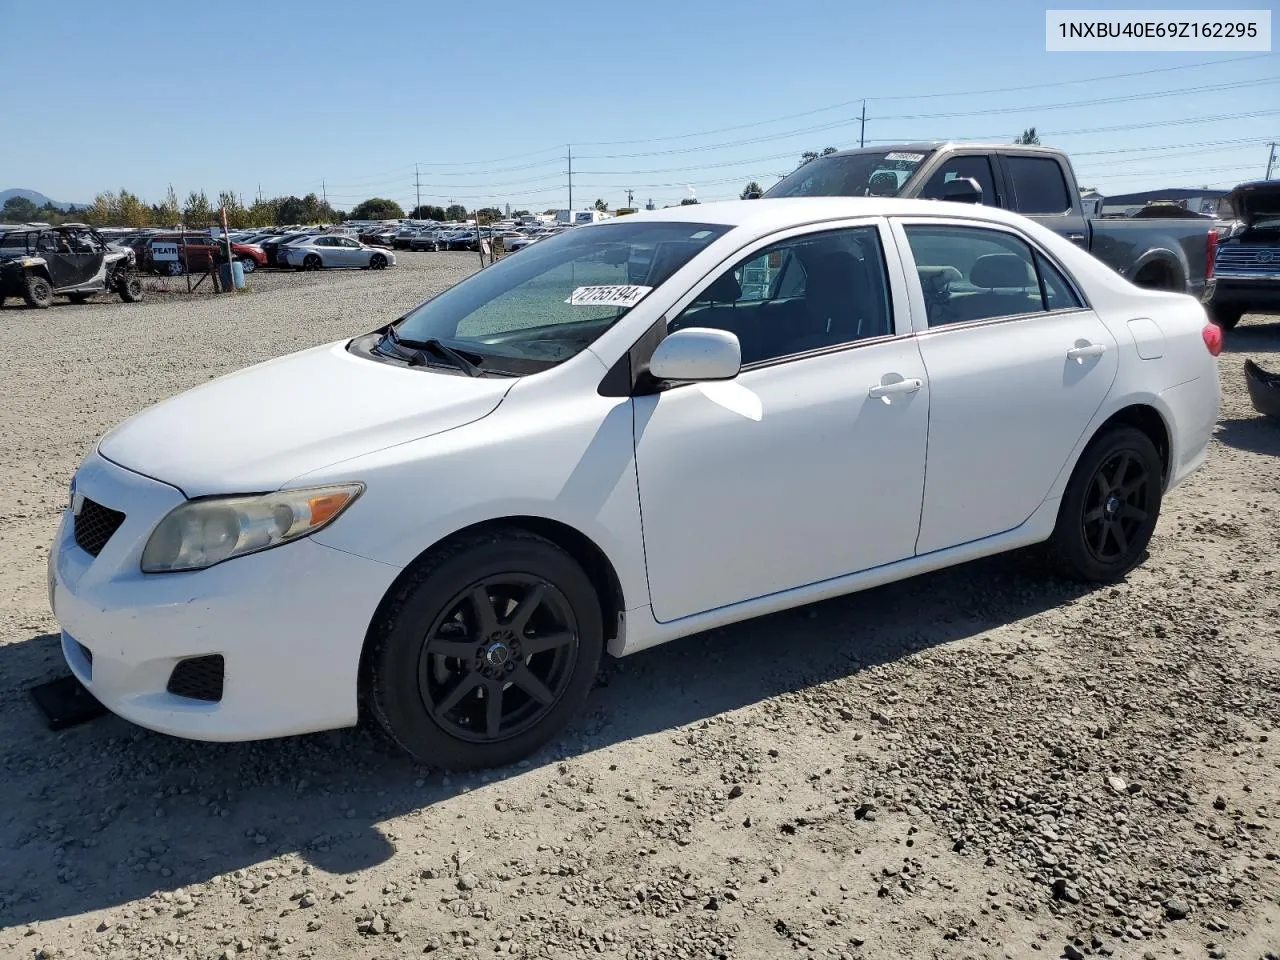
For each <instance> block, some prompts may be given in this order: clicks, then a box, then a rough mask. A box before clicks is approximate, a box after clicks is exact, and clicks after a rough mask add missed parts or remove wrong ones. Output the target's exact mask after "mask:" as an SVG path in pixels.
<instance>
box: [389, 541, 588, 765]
mask: <svg viewBox="0 0 1280 960" xmlns="http://www.w3.org/2000/svg"><path fill="white" fill-rule="evenodd" d="M603 649H604V628H603V619H602V617H601V612H600V601H599V598H598V597H597V595H596V592H595V588H594V587H593V586H592V583H591V580H590V578H589V577H588V576H587V574H586V573H585V572H584V571H583V570H582V568H581V567H580V566H579V565H578V563H577V562H576V561H575V560H574V559H573V558H572V557H570V556H569V555H568V554H567V553H565V552H564V551H563V550H561V549H560V548H559V547H558V546H556V545H555V544H554V543H552V542H550V541H549V540H546V539H544V538H542V537H539V536H535V535H534V534H531V533H527V532H525V531H522V530H514V529H513V530H506V531H498V532H496V533H495V532H489V533H483V534H478V535H476V536H473V537H468V538H466V539H462V540H459V541H456V542H455V543H453V544H450V545H447V546H445V547H444V548H442V549H440V550H438V551H436V552H434V553H432V554H430V555H428V556H427V557H426V558H425V559H424V560H423V561H422V562H421V563H420V564H419V565H418V567H417V568H416V569H415V570H413V571H412V572H411V573H410V574H409V575H408V576H407V577H406V578H405V580H404V581H403V583H402V584H401V585H400V586H398V587H397V588H396V589H395V591H394V592H393V593H392V594H391V595H390V596H389V597H388V599H387V601H386V602H384V604H383V609H382V611H381V612H380V614H379V615H378V617H377V619H376V620H375V622H374V626H373V630H372V632H371V634H370V647H369V649H368V650H367V651H366V653H365V658H364V659H365V664H366V668H367V673H366V674H365V676H366V679H367V687H366V690H367V691H368V698H367V702H368V704H369V706H370V708H371V711H372V713H373V715H374V716H375V717H376V718H377V720H378V722H379V723H380V724H381V726H382V727H383V728H384V729H385V730H386V731H387V732H388V733H389V734H390V736H391V737H392V739H394V740H395V741H396V742H397V743H398V744H399V745H400V746H401V747H402V748H403V749H404V750H406V751H407V752H408V753H410V754H412V755H413V756H414V757H415V758H416V759H417V760H419V761H420V762H422V763H424V764H429V765H431V766H438V767H444V768H445V769H450V770H467V769H478V768H483V767H496V766H503V765H506V764H509V763H514V762H515V761H517V760H520V759H522V758H524V757H526V756H528V755H529V754H531V753H533V752H534V751H535V750H537V749H538V748H539V747H541V746H543V745H544V744H545V743H547V742H548V741H549V740H550V739H551V738H552V737H554V736H555V735H556V734H557V733H558V732H559V731H560V730H561V729H562V728H563V727H564V726H565V724H566V723H568V721H569V719H570V718H571V717H572V715H573V713H574V712H575V710H576V709H577V707H578V706H579V704H580V703H581V702H582V701H583V700H584V699H585V698H586V695H587V693H588V691H589V690H590V689H591V685H592V683H593V682H594V681H595V676H596V671H597V669H598V668H599V664H600V656H601V653H602V651H603Z"/></svg>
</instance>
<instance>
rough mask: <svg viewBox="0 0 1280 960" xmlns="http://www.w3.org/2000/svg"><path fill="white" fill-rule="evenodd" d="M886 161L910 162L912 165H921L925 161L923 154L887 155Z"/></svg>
mask: <svg viewBox="0 0 1280 960" xmlns="http://www.w3.org/2000/svg"><path fill="white" fill-rule="evenodd" d="M884 158H885V159H886V160H908V161H910V162H911V163H919V162H920V161H921V160H923V159H924V154H923V153H886V154H885V155H884Z"/></svg>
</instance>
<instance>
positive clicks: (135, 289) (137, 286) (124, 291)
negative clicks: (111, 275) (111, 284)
mask: <svg viewBox="0 0 1280 960" xmlns="http://www.w3.org/2000/svg"><path fill="white" fill-rule="evenodd" d="M119 292H120V299H121V300H123V301H124V302H125V303H137V302H138V301H139V300H141V299H142V278H141V277H139V276H136V275H134V274H130V275H129V276H127V277H122V278H121V280H120V287H119Z"/></svg>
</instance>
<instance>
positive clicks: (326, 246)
mask: <svg viewBox="0 0 1280 960" xmlns="http://www.w3.org/2000/svg"><path fill="white" fill-rule="evenodd" d="M278 255H279V257H280V259H281V260H283V261H284V264H285V265H286V266H290V267H295V268H297V269H299V270H322V269H324V268H325V267H363V268H367V269H369V270H385V269H386V268H387V267H390V266H394V265H395V262H396V255H395V254H394V253H392V252H391V251H390V250H387V249H386V248H385V247H371V246H369V245H368V244H367V243H361V242H360V241H359V240H356V239H354V238H353V237H341V236H337V235H335V234H321V235H319V236H315V237H304V238H302V239H300V240H297V241H295V242H294V243H289V244H282V245H281V246H280V249H279V254H278Z"/></svg>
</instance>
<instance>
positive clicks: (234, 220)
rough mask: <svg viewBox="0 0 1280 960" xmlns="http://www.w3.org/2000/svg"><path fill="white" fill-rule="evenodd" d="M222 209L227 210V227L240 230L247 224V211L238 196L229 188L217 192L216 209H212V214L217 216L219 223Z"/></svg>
mask: <svg viewBox="0 0 1280 960" xmlns="http://www.w3.org/2000/svg"><path fill="white" fill-rule="evenodd" d="M224 209H225V210H226V211H227V227H228V229H231V230H240V229H242V228H244V227H247V226H249V211H248V210H246V209H245V208H244V204H242V203H241V202H240V198H239V197H237V196H236V195H235V193H234V192H233V191H231V190H222V191H220V192H219V193H218V209H217V210H215V211H214V215H215V216H216V217H217V218H218V222H219V224H221V222H222V211H223V210H224Z"/></svg>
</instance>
